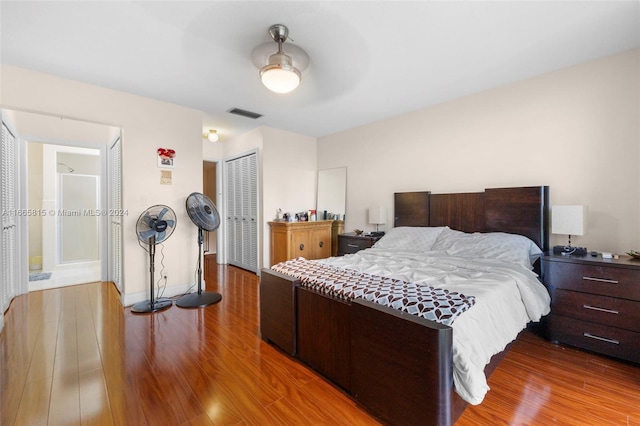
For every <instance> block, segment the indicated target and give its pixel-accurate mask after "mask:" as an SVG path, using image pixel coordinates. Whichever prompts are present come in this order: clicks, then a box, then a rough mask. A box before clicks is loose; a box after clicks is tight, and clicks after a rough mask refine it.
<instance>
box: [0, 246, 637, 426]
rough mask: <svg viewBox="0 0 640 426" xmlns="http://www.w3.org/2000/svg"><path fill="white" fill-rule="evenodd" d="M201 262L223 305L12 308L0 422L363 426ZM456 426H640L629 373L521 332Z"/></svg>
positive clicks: (25, 302) (229, 270) (223, 275)
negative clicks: (481, 396) (136, 310)
mask: <svg viewBox="0 0 640 426" xmlns="http://www.w3.org/2000/svg"><path fill="white" fill-rule="evenodd" d="M212 260H213V258H212V257H210V256H207V264H206V267H205V271H206V280H207V283H208V284H211V283H213V285H214V288H215V289H216V291H218V292H220V293H222V295H223V300H222V302H220V303H218V304H216V305H213V306H209V307H206V308H202V309H181V308H178V307H176V306H173V307H171V308H169V309H168V310H166V311H163V312H159V313H155V314H143V315H135V314H132V313H131V312H130V310H129V309H125V308H122V307H121V305H120V302H119V300H118V294H117V292H116V290H115V289H114V287H113V286H112V285H111V284H108V283H93V284H85V285H79V286H74V287H66V288H62V289H54V290H46V291H40V292H33V293H30V294H28V295H24V296H20V297H18V298H16V299H15V300H14V301H13V302H12V304H11V306H10V308H9V310H8V311H7V313H6V317H5V320H6V322H5V328H4V330H3V331H2V334H1V335H0V363H1V364H0V399H1V405H0V408H1V413H0V424H1V425H7V426H8V425H47V424H48V425H76V424H81V425H100V426H102V425H111V424H114V425H136V426H138V425H218V424H234V425H249V424H260V425H298V424H310V425H316V424H324V425H327V424H336V425H338V424H339V425H344V424H349V425H372V424H378V423H377V422H376V420H375V419H374V418H372V417H371V416H370V415H368V414H367V413H366V412H364V411H363V410H361V409H360V408H359V407H358V406H357V405H356V404H355V403H354V402H353V401H352V400H350V399H349V398H348V397H347V396H345V395H344V394H343V393H342V392H341V391H340V390H338V389H337V388H336V387H334V386H332V385H331V384H329V383H327V382H326V381H324V380H323V379H322V378H321V377H320V376H318V375H317V374H315V373H314V372H312V371H310V370H309V369H308V368H306V367H304V366H303V365H301V364H300V363H298V362H296V361H294V360H292V359H290V358H289V357H288V356H286V355H284V354H282V353H280V352H279V351H278V350H276V349H275V348H273V347H272V346H270V345H268V344H266V343H264V342H262V341H261V340H260V338H259V324H258V317H259V315H258V291H257V290H258V280H257V278H256V276H255V275H253V274H251V273H248V272H246V271H243V270H241V269H237V268H234V267H224V266H221V267H218V265H216V264H215V262H212ZM489 384H490V386H491V388H492V390H491V391H490V392H489V394H488V395H487V397H486V399H485V401H484V402H483V403H482V404H481V405H480V406H475V407H468V408H467V409H466V410H465V412H464V413H463V415H462V417H461V418H460V419H459V420H458V422H457V425H461V426H465V425H485V424H486V425H489V424H491V425H499V424H504V425H507V424H518V425H519V424H526V425H548V424H566V425H577V424H581V425H585V424H593V425H600V424H602V425H605V424H606V425H614V424H618V425H640V368H639V367H637V366H631V365H628V364H624V363H621V362H617V361H614V360H610V359H606V358H602V357H598V356H596V355H592V354H588V353H585V352H581V351H578V350H575V349H570V348H565V347H561V346H557V345H553V344H551V343H549V342H546V341H544V340H542V339H540V338H539V337H537V336H535V335H533V334H532V333H528V332H527V333H524V334H523V335H522V336H521V337H520V338H519V339H518V341H517V342H515V344H514V345H513V347H512V348H511V350H510V351H509V353H508V354H507V355H506V356H505V358H504V360H503V361H502V362H501V363H500V365H499V366H498V368H497V369H496V371H495V372H494V373H493V375H492V376H491V377H490V379H489Z"/></svg>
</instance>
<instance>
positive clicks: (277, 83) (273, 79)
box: [260, 24, 302, 93]
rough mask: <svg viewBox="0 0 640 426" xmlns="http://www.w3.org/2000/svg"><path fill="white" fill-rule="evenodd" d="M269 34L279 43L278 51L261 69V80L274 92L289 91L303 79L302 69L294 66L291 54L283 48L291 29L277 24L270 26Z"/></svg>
mask: <svg viewBox="0 0 640 426" xmlns="http://www.w3.org/2000/svg"><path fill="white" fill-rule="evenodd" d="M269 34H271V38H273V40H274V41H275V42H276V43H278V51H277V52H276V53H274V54H272V55H271V56H269V62H268V63H267V65H265V66H263V67H262V68H261V69H260V80H262V84H264V85H265V86H266V87H267V89H269V90H271V91H272V92H276V93H289V92H291V91H292V90H294V89H295V88H296V87H298V85H299V84H300V80H301V79H302V74H301V73H300V71H299V70H298V69H297V68H296V67H294V66H293V60H292V59H291V56H289V55H287V54H286V53H284V51H283V50H282V44H283V43H284V42H285V40H286V39H287V36H288V35H289V30H288V29H287V27H285V26H284V25H282V24H276V25H272V26H271V28H269Z"/></svg>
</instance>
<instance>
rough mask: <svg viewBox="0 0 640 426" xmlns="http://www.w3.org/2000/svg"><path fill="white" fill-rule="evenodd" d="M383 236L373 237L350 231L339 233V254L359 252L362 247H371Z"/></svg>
mask: <svg viewBox="0 0 640 426" xmlns="http://www.w3.org/2000/svg"><path fill="white" fill-rule="evenodd" d="M380 238H382V237H373V236H369V235H363V234H362V233H360V234H356V233H355V232H349V233H346V234H340V235H338V256H344V255H345V254H351V253H355V252H358V251H360V250H362V249H366V248H370V247H371V246H373V245H374V244H375V242H376V241H378V240H379V239H380Z"/></svg>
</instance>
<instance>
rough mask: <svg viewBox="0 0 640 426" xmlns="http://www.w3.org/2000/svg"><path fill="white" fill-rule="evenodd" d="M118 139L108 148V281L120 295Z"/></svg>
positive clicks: (120, 163) (119, 167)
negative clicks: (111, 282)
mask: <svg viewBox="0 0 640 426" xmlns="http://www.w3.org/2000/svg"><path fill="white" fill-rule="evenodd" d="M121 144H122V143H121V141H120V138H118V139H116V141H115V142H114V143H113V144H112V145H111V146H110V147H109V201H108V204H109V206H108V209H109V212H111V214H110V215H108V218H109V236H110V238H109V280H110V281H113V283H114V284H115V285H116V287H117V288H118V290H120V292H121V293H122V290H123V288H122V287H123V282H122V216H123V215H124V212H123V211H122V151H121V149H122V148H121Z"/></svg>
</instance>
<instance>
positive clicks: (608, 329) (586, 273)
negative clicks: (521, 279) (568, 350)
mask: <svg viewBox="0 0 640 426" xmlns="http://www.w3.org/2000/svg"><path fill="white" fill-rule="evenodd" d="M542 278H543V282H544V284H545V286H546V287H547V288H548V290H549V294H550V295H551V313H550V314H549V315H547V316H546V317H545V318H544V330H545V334H546V336H547V338H548V339H550V340H552V341H557V342H560V343H566V344H569V345H573V346H577V347H580V348H583V349H588V350H591V351H594V352H598V353H601V354H604V355H608V356H612V357H616V358H620V359H624V360H627V361H632V362H636V363H640V261H636V260H633V259H631V258H629V257H623V258H621V259H602V257H600V256H598V257H591V256H584V257H573V256H562V255H554V254H548V255H545V256H543V259H542Z"/></svg>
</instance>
